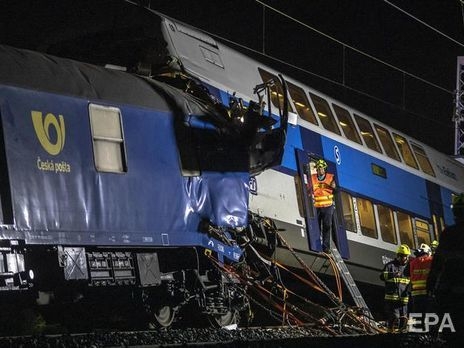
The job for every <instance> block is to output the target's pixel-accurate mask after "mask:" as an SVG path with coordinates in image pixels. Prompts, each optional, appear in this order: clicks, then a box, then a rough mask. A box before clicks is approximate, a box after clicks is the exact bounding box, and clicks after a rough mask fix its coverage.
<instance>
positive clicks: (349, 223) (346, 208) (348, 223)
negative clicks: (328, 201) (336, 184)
mask: <svg viewBox="0 0 464 348" xmlns="http://www.w3.org/2000/svg"><path fill="white" fill-rule="evenodd" d="M341 200H342V211H343V221H344V222H345V228H346V230H347V231H350V232H355V233H356V231H357V229H356V218H355V215H354V206H353V199H352V198H351V195H349V194H348V193H346V192H343V191H342V192H341Z"/></svg>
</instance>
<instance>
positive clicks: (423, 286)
mask: <svg viewBox="0 0 464 348" xmlns="http://www.w3.org/2000/svg"><path fill="white" fill-rule="evenodd" d="M431 266H432V256H428V255H423V256H419V257H416V258H414V259H412V260H411V261H410V262H409V276H410V279H411V286H412V289H411V296H418V295H427V278H428V276H429V273H430V267H431ZM406 274H407V272H406Z"/></svg>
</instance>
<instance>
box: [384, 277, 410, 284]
mask: <svg viewBox="0 0 464 348" xmlns="http://www.w3.org/2000/svg"><path fill="white" fill-rule="evenodd" d="M386 282H387V283H401V284H409V282H410V280H409V278H391V279H387V280H386Z"/></svg>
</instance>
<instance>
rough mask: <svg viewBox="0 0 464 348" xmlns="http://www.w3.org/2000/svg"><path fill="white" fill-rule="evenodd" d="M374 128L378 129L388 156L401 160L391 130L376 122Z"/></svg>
mask: <svg viewBox="0 0 464 348" xmlns="http://www.w3.org/2000/svg"><path fill="white" fill-rule="evenodd" d="M374 129H375V130H376V131H377V135H378V136H379V139H380V142H381V143H382V146H383V149H384V150H385V153H386V154H387V156H388V157H390V158H393V159H395V160H397V161H400V162H401V158H400V155H399V154H398V150H397V149H396V147H395V144H394V143H393V139H392V137H391V134H390V132H389V131H388V130H387V129H385V128H383V127H381V126H379V125H378V124H375V123H374Z"/></svg>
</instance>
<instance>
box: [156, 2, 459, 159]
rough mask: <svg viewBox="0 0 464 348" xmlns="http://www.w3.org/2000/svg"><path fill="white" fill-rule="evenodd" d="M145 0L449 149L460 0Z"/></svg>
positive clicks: (313, 85) (439, 147)
mask: <svg viewBox="0 0 464 348" xmlns="http://www.w3.org/2000/svg"><path fill="white" fill-rule="evenodd" d="M263 4H266V5H268V6H264V5H263ZM392 5H396V6H398V7H400V8H401V9H403V10H404V11H406V12H408V13H409V14H411V15H412V16H414V17H416V18H417V19H418V20H420V21H422V22H424V23H426V24H428V25H429V26H431V27H433V28H435V29H437V30H439V31H441V32H442V33H444V34H445V35H447V36H448V37H450V38H452V39H454V40H456V41H458V43H456V42H454V41H452V40H450V39H448V38H446V37H444V36H442V35H440V34H438V33H437V32H435V31H434V30H433V29H430V28H428V27H427V26H426V25H424V24H421V23H420V22H418V21H417V20H415V19H413V18H411V17H409V16H408V15H407V14H405V13H403V12H401V11H400V10H398V9H397V8H395V7H394V6H392ZM151 6H152V7H153V8H157V9H158V10H159V11H160V12H163V13H165V14H167V15H169V16H171V17H173V18H176V19H179V20H182V21H184V22H186V23H189V24H192V25H194V26H197V27H200V28H202V29H204V30H206V31H208V32H210V33H215V34H217V35H218V36H219V37H222V38H226V39H228V40H232V41H235V42H237V43H239V44H240V45H244V46H247V47H249V48H251V49H253V50H255V51H258V52H261V53H263V52H264V53H265V54H266V55H267V56H272V57H276V58H278V59H279V60H282V61H285V62H288V63H289V64H290V65H293V66H296V67H298V68H300V69H302V70H299V69H296V68H291V67H289V66H286V65H285V64H281V63H277V62H275V61H272V59H267V58H266V59H265V58H263V57H260V55H256V54H253V55H254V57H256V58H259V59H260V60H262V61H263V62H265V63H267V64H269V65H271V66H272V67H274V68H277V69H281V70H282V71H284V72H285V73H287V74H288V75H290V76H291V77H293V78H295V79H297V80H300V81H301V82H304V83H306V84H308V85H310V86H311V87H313V88H315V89H317V90H319V91H321V92H322V93H325V94H327V95H330V96H332V97H334V98H336V99H338V100H340V101H342V102H344V103H345V104H347V105H349V106H352V107H354V108H356V109H358V110H359V111H361V112H363V113H365V114H367V115H369V116H372V117H374V118H376V119H378V120H380V121H382V122H384V123H386V124H388V125H391V126H393V127H395V128H397V129H399V130H401V131H403V132H405V133H407V134H409V135H412V136H414V137H415V138H417V139H418V140H420V141H423V142H424V143H426V144H428V145H430V146H433V147H435V148H437V149H439V150H441V151H443V152H445V153H447V154H453V153H454V123H453V122H452V116H453V112H454V98H455V95H454V91H455V89H456V69H457V67H456V60H457V57H458V56H459V55H464V25H463V15H462V12H461V11H462V8H461V2H460V1H458V0H446V1H445V0H407V1H405V0H403V1H399V0H396V1H394V0H392V1H382V0H349V1H348V0H293V1H288V0H262V1H259V2H257V1H252V0H239V1H236V0H234V1H175V0H171V1H169V2H168V1H166V2H157V1H152V5H151ZM278 11H280V12H283V13H284V14H285V15H286V16H285V15H283V14H281V13H278ZM288 17H292V18H293V19H295V20H297V21H300V22H302V23H304V24H306V25H307V26H310V27H312V28H314V29H316V30H318V31H320V32H321V33H323V34H325V35H327V36H330V37H332V38H334V39H336V40H338V41H339V42H341V43H339V42H335V41H333V40H331V39H329V38H327V37H325V36H324V35H322V34H320V33H317V32H316V31H314V30H311V29H309V28H307V27H305V26H304V25H302V24H300V23H297V22H296V21H295V20H292V19H290V18H288ZM263 19H264V25H263ZM263 28H264V30H263ZM263 33H264V34H263ZM342 43H343V44H345V45H343V44H342ZM459 43H461V44H459ZM354 49H356V50H358V51H360V52H357V51H356V50H354ZM362 53H365V54H367V55H370V56H373V57H375V58H377V59H379V60H381V61H383V62H385V63H388V64H389V65H391V66H393V67H396V68H397V69H394V68H393V67H389V66H387V65H385V64H382V63H381V62H378V61H375V60H374V59H371V58H369V57H367V56H365V55H363V54H362ZM411 75H413V76H411ZM414 76H417V77H418V78H420V79H422V80H424V81H421V80H420V79H417V78H415V77H414ZM427 82H429V83H430V84H429V83H427ZM434 85H436V86H438V88H437V87H435V86H434Z"/></svg>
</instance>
